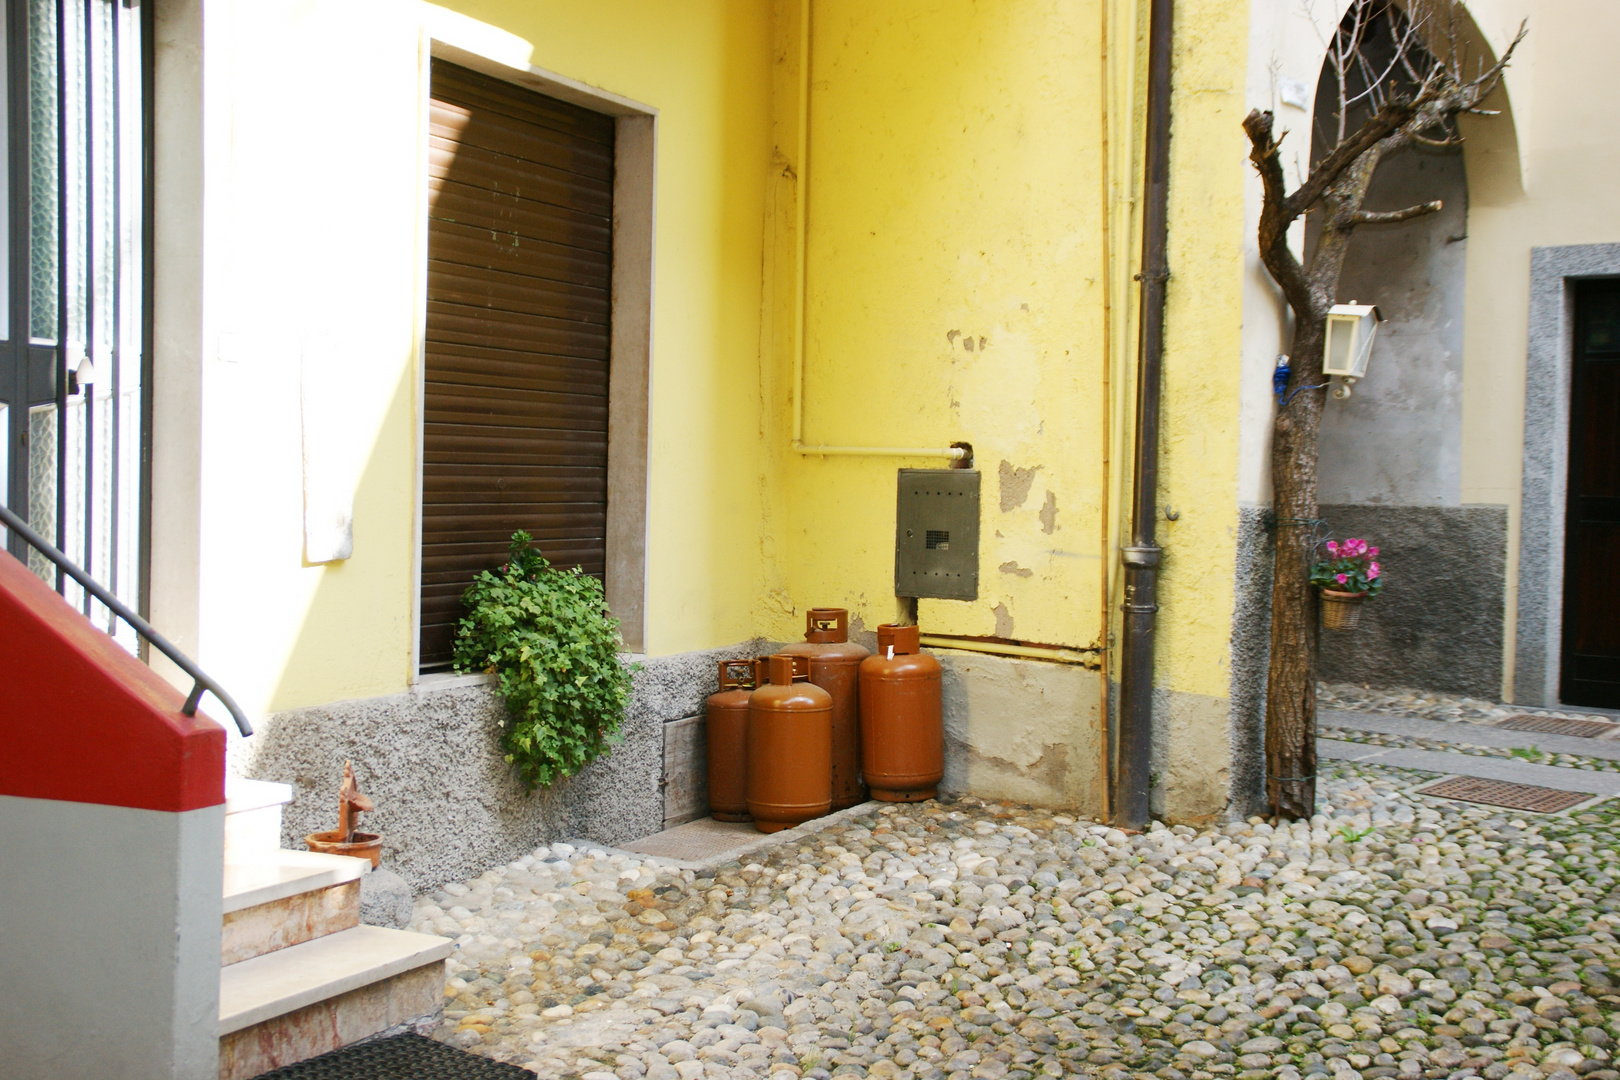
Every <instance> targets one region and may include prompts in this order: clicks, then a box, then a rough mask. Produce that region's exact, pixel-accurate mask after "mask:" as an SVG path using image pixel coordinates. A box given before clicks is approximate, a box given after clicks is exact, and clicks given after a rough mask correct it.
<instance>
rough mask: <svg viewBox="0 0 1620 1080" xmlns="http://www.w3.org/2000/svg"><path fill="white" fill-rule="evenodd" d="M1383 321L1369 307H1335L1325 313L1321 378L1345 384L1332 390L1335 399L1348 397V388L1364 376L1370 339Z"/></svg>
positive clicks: (1379, 315) (1370, 347) (1371, 339)
mask: <svg viewBox="0 0 1620 1080" xmlns="http://www.w3.org/2000/svg"><path fill="white" fill-rule="evenodd" d="M1383 321H1384V316H1383V314H1382V313H1381V312H1379V310H1378V308H1377V307H1376V306H1374V305H1372V304H1355V303H1350V304H1334V305H1333V307H1332V308H1330V309H1329V310H1328V317H1327V333H1326V335H1325V337H1324V341H1323V343H1322V374H1323V375H1327V376H1329V377H1330V378H1331V377H1333V376H1337V377H1339V378H1340V379H1342V380H1344V381H1343V382H1341V383H1340V384H1339V385H1338V386H1337V387H1335V388H1334V390H1333V396H1334V397H1336V398H1340V399H1343V398H1347V397H1349V396H1350V384H1351V383H1354V382H1355V381H1356V380H1357V379H1359V378H1361V377H1362V376H1364V375H1366V374H1367V358H1368V357H1369V356H1371V355H1372V345H1373V337H1374V336H1375V335H1376V334H1377V333H1378V324H1379V323H1381V322H1383Z"/></svg>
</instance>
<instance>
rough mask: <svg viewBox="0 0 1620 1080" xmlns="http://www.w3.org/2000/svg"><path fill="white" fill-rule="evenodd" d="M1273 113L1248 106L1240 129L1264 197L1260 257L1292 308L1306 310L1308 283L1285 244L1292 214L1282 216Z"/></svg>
mask: <svg viewBox="0 0 1620 1080" xmlns="http://www.w3.org/2000/svg"><path fill="white" fill-rule="evenodd" d="M1272 121H1273V117H1272V114H1271V113H1270V112H1269V111H1268V112H1261V111H1260V110H1259V109H1254V110H1252V111H1251V112H1250V113H1249V115H1248V116H1247V117H1245V118H1244V120H1243V131H1244V133H1245V134H1247V135H1248V136H1249V143H1250V146H1251V150H1250V152H1249V160H1250V161H1251V162H1253V163H1254V167H1255V169H1256V171H1258V172H1259V173H1260V184H1261V187H1262V188H1263V189H1264V199H1263V201H1262V203H1261V207H1260V258H1261V261H1263V262H1264V263H1265V264H1266V269H1267V270H1269V271H1270V272H1271V276H1272V279H1273V280H1274V281H1276V282H1277V284H1278V285H1279V286H1281V287H1282V291H1283V295H1284V296H1285V297H1287V299H1288V303H1289V305H1290V306H1292V307H1293V308H1294V310H1296V311H1308V310H1309V304H1310V283H1309V281H1307V280H1306V277H1305V269H1304V267H1302V266H1300V264H1299V259H1298V258H1296V257H1295V255H1294V252H1293V250H1292V249H1290V248H1289V246H1288V226H1289V224H1290V223H1291V222H1292V221H1293V219H1294V217H1295V216H1298V215H1294V216H1288V217H1285V216H1283V209H1284V207H1286V205H1287V203H1288V185H1287V181H1286V180H1285V178H1284V176H1283V168H1282V158H1281V155H1280V154H1279V153H1278V148H1277V141H1276V139H1274V138H1272V134H1271V125H1272Z"/></svg>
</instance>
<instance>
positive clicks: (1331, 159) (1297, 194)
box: [1244, 100, 1417, 221]
mask: <svg viewBox="0 0 1620 1080" xmlns="http://www.w3.org/2000/svg"><path fill="white" fill-rule="evenodd" d="M1416 112H1417V106H1416V105H1415V104H1414V103H1413V102H1411V101H1404V100H1397V101H1391V102H1389V103H1388V104H1386V105H1385V106H1384V107H1383V108H1382V109H1379V110H1378V111H1377V112H1376V113H1374V114H1373V115H1372V116H1369V117H1368V118H1367V121H1366V123H1364V124H1362V125H1361V127H1360V128H1358V129H1356V132H1355V134H1353V135H1350V136H1349V137H1347V138H1345V139H1344V140H1343V141H1341V142H1340V143H1339V145H1337V146H1335V147H1334V148H1333V151H1332V152H1331V153H1329V154H1328V156H1327V157H1325V158H1323V159H1322V160H1321V161H1320V162H1319V163H1317V166H1316V168H1314V169H1312V170H1311V174H1310V175H1309V176H1307V177H1306V178H1305V182H1304V183H1303V184H1301V185H1299V187H1298V188H1296V189H1295V190H1294V193H1293V194H1292V195H1290V196H1288V198H1287V200H1286V201H1284V202H1283V203H1282V204H1281V206H1280V207H1279V210H1280V212H1281V213H1282V214H1283V215H1285V219H1286V220H1287V221H1293V220H1294V219H1295V218H1297V217H1299V215H1301V214H1303V213H1304V212H1305V211H1307V210H1309V209H1310V208H1311V207H1312V206H1314V205H1316V201H1317V200H1318V199H1320V198H1321V197H1322V193H1323V192H1325V191H1326V190H1327V189H1328V187H1329V186H1330V185H1331V184H1332V183H1333V181H1335V180H1337V179H1338V178H1339V174H1340V173H1342V172H1344V170H1345V169H1347V168H1349V166H1350V163H1351V162H1353V161H1355V160H1356V159H1357V158H1359V157H1360V156H1361V155H1362V154H1364V153H1366V152H1367V151H1368V150H1370V149H1372V148H1373V147H1374V146H1376V145H1377V144H1378V142H1379V140H1381V139H1383V138H1384V137H1385V136H1386V135H1388V134H1390V133H1391V132H1393V131H1396V130H1397V129H1399V128H1400V127H1401V125H1403V124H1405V123H1406V122H1407V121H1408V120H1410V119H1411V118H1412V116H1413V114H1414V113H1416ZM1244 126H1245V128H1247V126H1248V123H1247V121H1245V122H1244ZM1267 130H1268V134H1269V130H1270V124H1269V123H1268V124H1267ZM1250 140H1251V141H1253V137H1252V136H1251V137H1250Z"/></svg>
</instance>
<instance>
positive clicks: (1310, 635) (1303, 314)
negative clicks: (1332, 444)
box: [1243, 0, 1524, 820]
mask: <svg viewBox="0 0 1620 1080" xmlns="http://www.w3.org/2000/svg"><path fill="white" fill-rule="evenodd" d="M1383 3H1384V0H1353V3H1352V5H1351V12H1350V14H1348V15H1346V16H1345V22H1344V23H1341V25H1340V29H1339V31H1338V32H1337V33H1336V35H1335V37H1334V40H1333V42H1332V43H1331V44H1330V46H1329V51H1328V59H1329V60H1330V61H1331V62H1332V63H1333V65H1334V69H1335V72H1336V77H1337V80H1338V89H1339V111H1338V114H1337V117H1338V121H1339V126H1338V139H1337V141H1336V143H1335V145H1334V146H1333V147H1332V149H1331V150H1329V151H1328V153H1327V154H1326V155H1325V156H1324V157H1323V158H1322V159H1321V160H1320V161H1317V162H1315V163H1314V164H1313V165H1312V167H1311V171H1310V174H1309V175H1308V176H1306V177H1305V179H1304V180H1303V181H1302V182H1301V183H1300V185H1299V186H1298V187H1297V188H1296V189H1295V190H1294V191H1293V192H1292V193H1290V192H1289V191H1288V185H1287V183H1286V182H1285V179H1284V176H1283V169H1282V161H1281V158H1280V156H1279V154H1278V146H1277V139H1276V138H1275V137H1274V136H1273V132H1272V124H1273V120H1274V118H1273V116H1272V114H1271V113H1270V112H1262V111H1261V110H1259V109H1256V110H1254V111H1253V112H1251V113H1250V114H1249V115H1248V116H1247V117H1246V118H1245V119H1244V121H1243V129H1244V132H1245V133H1246V134H1247V135H1248V137H1249V144H1250V147H1251V152H1250V155H1249V160H1250V161H1251V162H1253V164H1254V167H1255V170H1256V171H1257V172H1258V173H1259V174H1260V181H1261V184H1262V185H1263V186H1264V189H1265V198H1264V201H1263V203H1262V206H1261V210H1260V228H1259V241H1260V258H1261V260H1262V261H1263V262H1264V263H1265V265H1266V269H1267V271H1269V272H1270V274H1271V277H1272V280H1274V281H1276V283H1277V285H1278V286H1279V287H1280V288H1281V290H1282V293H1283V296H1284V298H1285V299H1286V300H1287V301H1288V306H1289V307H1290V308H1291V309H1292V310H1293V313H1294V341H1293V347H1292V351H1291V352H1290V354H1289V355H1290V357H1291V358H1292V361H1291V364H1290V367H1291V369H1292V370H1291V374H1290V375H1289V377H1288V380H1287V386H1286V387H1284V388H1283V395H1282V401H1281V402H1279V406H1278V409H1277V420H1276V424H1275V427H1274V429H1273V439H1272V447H1271V484H1272V493H1273V494H1272V510H1273V513H1274V514H1275V516H1276V529H1277V533H1276V539H1277V547H1276V552H1275V554H1274V555H1273V558H1272V578H1271V664H1270V668H1269V671H1268V674H1267V682H1266V794H1267V796H1268V798H1269V800H1270V803H1271V809H1272V812H1273V813H1274V814H1276V815H1277V816H1278V817H1282V818H1287V819H1290V820H1297V819H1300V818H1308V817H1310V816H1311V815H1312V814H1313V813H1315V810H1316V661H1317V620H1318V610H1317V605H1316V597H1315V596H1313V595H1312V589H1311V583H1310V571H1311V564H1312V562H1313V561H1314V559H1315V554H1316V553H1315V546H1314V544H1313V539H1314V536H1315V527H1316V525H1317V509H1318V508H1317V504H1316V461H1317V432H1318V430H1319V428H1320V426H1321V423H1322V409H1323V406H1324V404H1325V403H1326V398H1327V394H1326V391H1325V387H1324V386H1323V385H1322V384H1324V383H1326V382H1327V380H1326V378H1324V377H1323V376H1322V374H1321V371H1322V345H1323V339H1324V336H1325V334H1326V320H1327V316H1328V312H1329V309H1331V307H1332V306H1333V301H1334V294H1335V293H1336V292H1337V290H1338V285H1339V273H1340V271H1341V270H1342V269H1343V267H1344V261H1345V257H1346V256H1347V255H1348V254H1349V247H1350V237H1351V235H1352V234H1353V233H1354V232H1355V229H1356V227H1357V226H1359V225H1389V224H1395V223H1397V222H1401V221H1408V220H1410V219H1412V218H1415V217H1419V216H1421V215H1423V214H1431V213H1434V212H1435V211H1436V210H1439V209H1440V203H1439V202H1438V201H1436V202H1429V203H1423V204H1420V205H1418V206H1411V207H1407V208H1406V209H1404V210H1394V211H1385V212H1381V213H1367V212H1365V211H1363V210H1362V208H1361V206H1362V202H1363V200H1365V198H1366V196H1367V188H1368V186H1369V185H1370V184H1371V183H1372V178H1373V173H1374V172H1375V171H1376V170H1377V168H1378V162H1379V161H1380V160H1381V159H1382V158H1383V156H1384V155H1385V154H1388V153H1390V152H1392V151H1393V150H1396V149H1398V148H1400V147H1403V146H1409V145H1412V144H1414V143H1421V144H1424V145H1428V146H1454V145H1456V144H1457V142H1458V141H1459V140H1458V139H1457V138H1456V137H1455V134H1454V131H1453V130H1452V127H1451V124H1452V121H1453V120H1454V119H1455V118H1456V116H1457V115H1458V114H1459V113H1462V112H1469V111H1475V110H1477V108H1478V105H1479V103H1480V101H1481V100H1482V99H1483V98H1484V97H1485V96H1486V95H1488V94H1489V93H1490V92H1491V90H1492V89H1493V88H1494V87H1495V86H1496V84H1497V83H1498V82H1499V81H1500V80H1501V75H1502V71H1503V69H1504V68H1505V67H1506V66H1507V63H1508V60H1509V59H1510V58H1511V57H1512V55H1513V50H1514V49H1515V48H1517V47H1518V44H1519V42H1520V41H1521V40H1523V38H1524V26H1523V25H1522V24H1521V25H1520V27H1519V33H1518V36H1517V37H1515V38H1514V39H1513V44H1512V45H1511V46H1510V47H1509V48H1508V49H1507V51H1506V52H1504V53H1503V54H1502V58H1501V59H1500V60H1498V61H1497V62H1496V63H1495V64H1494V65H1492V66H1491V67H1490V68H1488V69H1483V70H1479V71H1477V72H1476V73H1475V74H1474V76H1473V77H1472V78H1469V77H1468V73H1467V71H1466V57H1465V56H1464V55H1463V53H1462V52H1460V51H1459V50H1458V48H1457V47H1456V46H1457V43H1456V35H1455V32H1454V29H1455V23H1454V22H1445V21H1444V20H1442V25H1441V27H1440V28H1441V29H1442V30H1447V31H1448V32H1449V33H1450V38H1449V40H1450V44H1451V46H1452V47H1451V50H1450V52H1449V53H1448V54H1447V55H1446V56H1444V57H1443V58H1436V57H1434V56H1432V55H1431V54H1429V53H1428V52H1427V51H1426V50H1425V49H1424V46H1423V45H1422V44H1421V41H1420V37H1421V35H1420V34H1419V28H1420V27H1422V26H1424V25H1427V24H1428V21H1429V20H1431V19H1433V18H1434V17H1435V14H1434V12H1432V11H1430V10H1429V9H1428V7H1427V6H1426V5H1425V4H1422V3H1418V2H1416V0H1414V3H1413V4H1412V5H1411V8H1410V11H1409V12H1408V15H1406V16H1403V19H1404V21H1398V22H1394V23H1391V24H1390V36H1391V47H1392V48H1393V50H1394V58H1393V59H1392V60H1388V62H1387V64H1386V63H1385V61H1383V60H1379V61H1376V62H1373V61H1372V60H1370V59H1369V57H1368V55H1367V54H1365V53H1363V52H1361V50H1362V48H1363V45H1364V44H1365V37H1364V34H1365V33H1366V32H1368V28H1369V27H1371V26H1372V24H1373V22H1374V21H1375V19H1376V18H1380V17H1383V15H1381V12H1387V10H1391V9H1385V8H1383V7H1382V5H1383ZM1449 11H1450V9H1449V8H1448V9H1445V11H1444V12H1442V14H1445V13H1447V12H1449ZM1419 66H1421V67H1422V68H1423V69H1424V70H1419ZM1397 67H1402V68H1403V69H1404V71H1405V72H1406V75H1407V77H1408V79H1409V82H1410V85H1411V86H1412V87H1413V91H1414V92H1413V93H1412V95H1411V96H1406V95H1405V94H1404V93H1398V92H1397V90H1398V89H1399V87H1400V79H1399V77H1398V76H1397V77H1395V78H1391V77H1392V76H1396V75H1397ZM1352 68H1354V69H1355V72H1356V73H1357V76H1358V77H1359V78H1361V79H1362V80H1363V84H1364V85H1362V86H1361V88H1360V89H1359V90H1357V91H1356V92H1355V93H1353V94H1352V93H1350V87H1349V85H1348V83H1347V81H1346V80H1347V78H1348V77H1349V75H1350V73H1351V70H1352ZM1386 79H1388V80H1390V81H1389V82H1388V83H1387V86H1386V82H1385V80H1386ZM1358 102H1360V103H1363V104H1361V105H1360V107H1361V108H1363V109H1364V110H1366V112H1367V114H1368V115H1367V116H1366V119H1365V120H1364V121H1363V122H1362V123H1361V124H1360V125H1359V126H1358V127H1356V129H1355V130H1354V131H1350V130H1349V120H1350V116H1349V113H1350V108H1351V106H1352V105H1356V104H1357V103H1358ZM1425 132H1431V133H1437V134H1438V135H1439V136H1440V137H1439V138H1432V137H1430V136H1429V135H1426V134H1425ZM1307 213H1316V214H1320V215H1321V217H1320V219H1319V220H1320V222H1321V226H1322V227H1321V230H1320V232H1319V234H1318V237H1317V242H1316V247H1315V250H1314V251H1313V252H1311V254H1310V259H1309V263H1308V265H1301V263H1300V260H1299V257H1298V256H1296V255H1295V254H1294V252H1293V251H1292V250H1291V249H1290V248H1289V246H1288V229H1289V226H1290V225H1291V224H1293V223H1294V222H1295V221H1298V220H1299V218H1300V217H1301V216H1303V215H1305V214H1307Z"/></svg>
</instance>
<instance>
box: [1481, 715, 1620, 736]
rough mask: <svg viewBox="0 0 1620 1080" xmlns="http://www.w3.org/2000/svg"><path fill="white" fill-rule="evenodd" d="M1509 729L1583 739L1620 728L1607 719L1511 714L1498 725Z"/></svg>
mask: <svg viewBox="0 0 1620 1080" xmlns="http://www.w3.org/2000/svg"><path fill="white" fill-rule="evenodd" d="M1496 726H1497V727H1499V728H1503V729H1504V730H1507V731H1536V732H1540V733H1542V734H1544V735H1574V736H1577V737H1578V738H1582V739H1590V738H1594V737H1596V736H1598V735H1606V734H1608V733H1609V732H1611V731H1615V730H1620V724H1612V723H1610V722H1609V721H1607V720H1564V719H1562V718H1560V717H1556V716H1510V717H1508V718H1507V719H1506V720H1503V721H1502V722H1500V723H1499V724H1497V725H1496Z"/></svg>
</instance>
